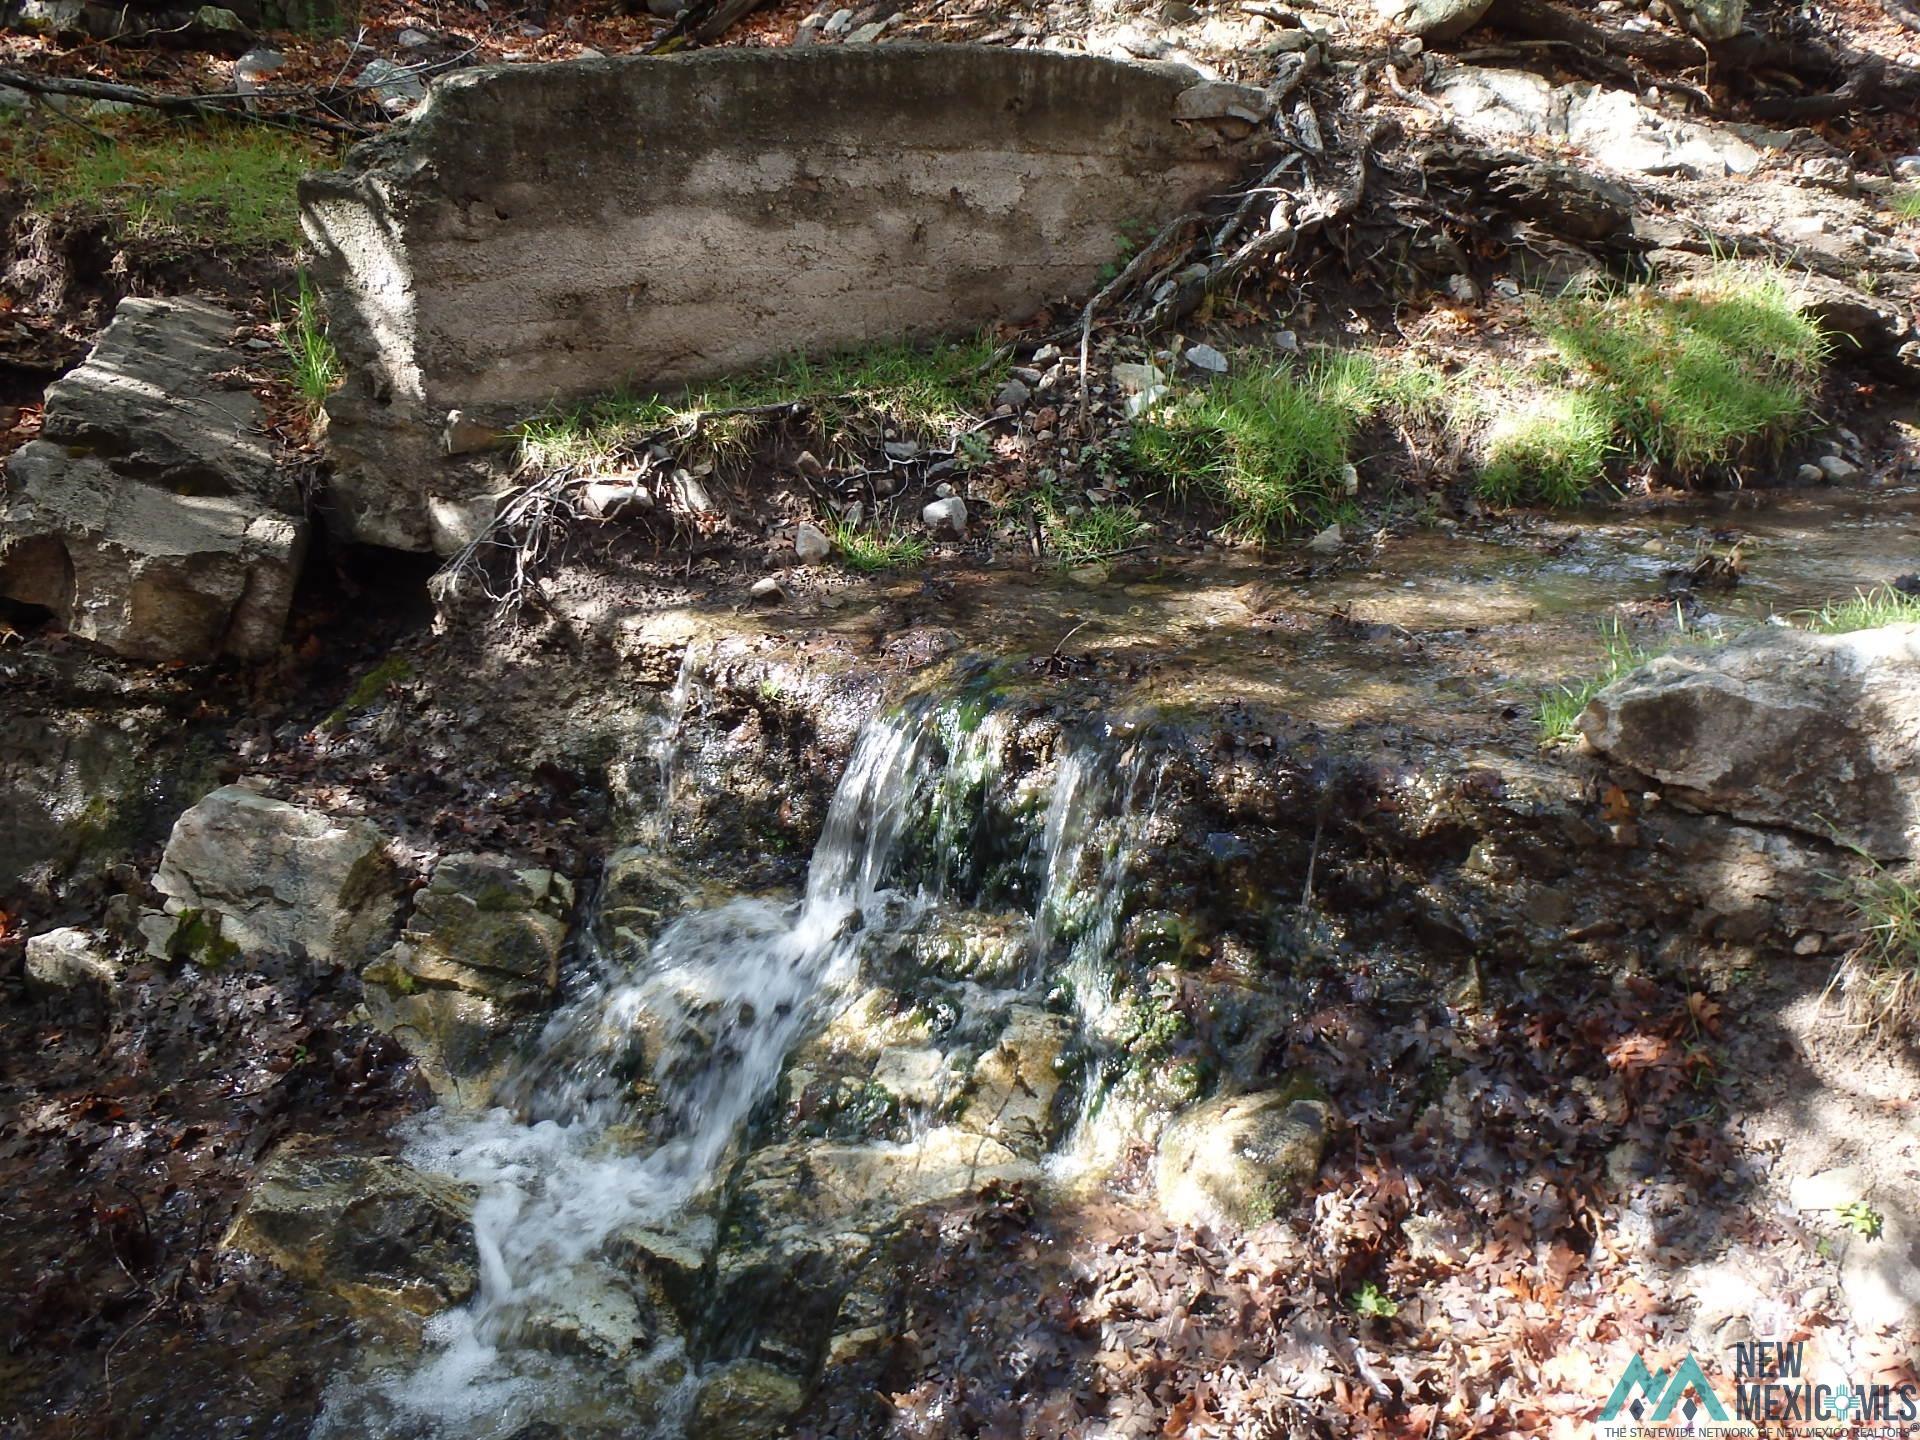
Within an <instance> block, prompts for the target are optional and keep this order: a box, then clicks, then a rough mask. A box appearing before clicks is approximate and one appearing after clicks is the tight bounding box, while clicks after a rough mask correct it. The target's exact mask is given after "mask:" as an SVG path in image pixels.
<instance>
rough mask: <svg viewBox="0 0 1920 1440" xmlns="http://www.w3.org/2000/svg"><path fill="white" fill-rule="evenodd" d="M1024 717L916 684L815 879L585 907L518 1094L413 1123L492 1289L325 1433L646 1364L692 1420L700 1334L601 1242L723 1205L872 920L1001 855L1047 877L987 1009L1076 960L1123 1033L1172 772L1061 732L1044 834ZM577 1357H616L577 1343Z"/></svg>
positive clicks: (669, 740)
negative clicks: (1031, 794)
mask: <svg viewBox="0 0 1920 1440" xmlns="http://www.w3.org/2000/svg"><path fill="white" fill-rule="evenodd" d="M699 677H700V669H699V662H698V661H697V660H696V659H695V658H694V657H693V656H691V655H689V657H688V658H687V659H686V661H685V662H684V663H683V665H682V668H681V672H680V678H679V680H678V682H677V683H676V685H675V687H674V693H673V696H672V698H671V700H670V703H669V707H668V715H667V717H666V719H665V721H664V723H663V726H662V728H661V730H660V731H659V732H658V738H657V740H656V741H655V742H654V744H653V745H652V746H651V747H650V751H649V754H650V758H651V759H652V760H653V762H654V763H655V764H657V766H658V767H659V774H660V780H661V791H662V801H661V803H662V810H661V814H662V832H663V834H662V839H663V840H664V839H665V834H664V831H665V828H666V827H665V816H666V813H667V807H668V805H669V803H670V796H671V792H672V788H673V785H674V784H675V781H676V773H675V772H676V770H677V765H676V755H677V751H678V746H679V739H678V736H679V731H680V728H681V724H682V720H683V718H684V716H685V714H686V712H687V707H688V705H689V703H690V697H691V696H692V695H693V693H694V692H695V690H696V689H697V687H698V685H699ZM1011 713H1012V712H1010V711H1005V710H995V708H994V707H993V706H992V705H991V703H990V702H988V701H986V700H984V699H983V698H982V697H981V696H980V695H978V694H974V695H972V696H971V697H970V698H966V697H959V696H954V697H949V698H948V699H946V700H945V701H940V702H936V701H935V700H933V699H931V698H926V697H923V698H922V699H920V700H918V701H915V702H912V703H909V704H908V705H906V706H905V707H903V708H902V709H900V710H898V711H895V712H891V713H888V714H885V715H881V716H877V717H875V718H873V719H871V720H870V721H869V722H868V723H867V725H866V726H865V728H864V729H863V731H862V733H861V735H860V738H859V740H858V742H857V744H856V746H855V749H854V753H853V756H852V758H851V760H850V761H849V763H848V766H847V769H846V772H845V774H844V775H843V776H842V778H841V780H840V783H839V785H838V787H837V789H836V791H835V793H834V796H833V800H832V803H831V805H830V806H829V810H828V815H827V819H826V822H825V825H824V827H823V829H822V832H821V835H820V838H819V842H818V844H817V846H816V848H815V850H814V853H813V856H812V859H811V862H810V866H809V869H808V874H807V881H806V886H805V890H804V893H803V894H802V896H801V897H800V898H799V899H798V900H795V901H787V902H779V901H775V900H769V899H763V898H748V897H740V898H735V899H732V900H728V901H726V902H725V903H722V904H719V905H716V906H713V907H712V908H708V909H702V910H696V911H692V912H689V913H687V914H684V915H682V916H680V917H679V918H677V919H675V920H674V921H672V922H671V923H670V924H668V925H667V926H666V927H665V928H664V929H663V930H661V931H660V932H659V933H658V934H657V935H656V936H655V937H654V938H653V940H652V941H651V943H650V944H642V945H637V946H631V947H617V946H607V945H604V944H603V943H602V942H600V941H598V940H597V939H595V938H592V932H593V931H595V930H596V929H597V927H592V926H590V927H588V930H589V938H588V939H587V940H586V941H585V943H583V944H582V946H581V956H580V959H581V960H582V961H583V962H584V963H581V964H578V965H576V966H575V967H573V970H572V971H571V972H570V974H569V976H568V981H567V985H566V988H565V990H564V991H563V996H562V1000H561V1003H560V1004H559V1005H558V1006H557V1007H556V1009H555V1010H554V1012H553V1013H552V1015H551V1016H550V1018H549V1019H548V1021H547V1023H546V1025H545V1027H544V1029H543V1031H542V1033H541V1035H540V1037H539V1039H538V1041H537V1043H536V1044H535V1045H533V1046H532V1047H531V1053H530V1054H529V1055H528V1057H527V1058H526V1060H525V1062H524V1064H523V1065H522V1067H521V1069H520V1071H519V1073H518V1074H516V1075H515V1076H513V1077H512V1078H511V1079H510V1080H509V1081H507V1082H506V1083H505V1084H504V1085H503V1086H502V1088H501V1090H500V1092H499V1093H500V1094H501V1095H502V1096H503V1097H505V1098H506V1099H507V1100H508V1102H509V1103H508V1104H506V1105H503V1106H501V1107H500V1108H497V1109H494V1110H491V1111H488V1112H485V1113H480V1114H473V1113H466V1114H461V1113H452V1112H446V1111H435V1112H432V1113H430V1114H428V1115H426V1116H423V1117H421V1119H420V1120H419V1121H417V1122H415V1124H414V1126H413V1128H412V1130H411V1133H410V1136H409V1138H408V1144H407V1149H406V1158H407V1159H408V1160H409V1161H410V1162H411V1163H412V1164H414V1165H415V1166H417V1167H419V1168H420V1169H422V1170H427V1171H434V1172H438V1173H441V1174H445V1175H448V1176H451V1177H454V1178H455V1179H458V1180H461V1181H464V1182H467V1183H468V1184H471V1185H472V1186H474V1187H475V1188H476V1192H477V1196H478V1198H477V1201H476V1204H475V1206H474V1212H473V1227H474V1238H475V1242H476V1246H477V1249H478V1253H479V1257H480V1266H479V1280H478V1286H477V1292H476V1293H475V1295H474V1296H473V1298H472V1299H471V1300H470V1301H469V1302H468V1303H467V1304H465V1305H464V1306H462V1307H460V1308H458V1309H455V1310H451V1311H447V1312H443V1313H441V1314H439V1315H437V1316H435V1317H434V1318H433V1319H432V1320H430V1321H429V1322H428V1325H427V1329H426V1342H425V1345H424V1348H423V1350H422V1352H421V1353H420V1355H419V1356H417V1357H414V1358H410V1359H408V1360H407V1361H405V1362H404V1363H401V1364H398V1365H394V1366H391V1367H388V1368H386V1369H377V1368H372V1367H370V1372H371V1373H369V1371H365V1370H363V1371H362V1372H361V1373H359V1374H356V1375H354V1376H350V1377H340V1378H338V1379H337V1380H336V1381H335V1383H334V1385H333V1386H331V1387H330V1389H329V1392H328V1396H327V1404H326V1408H325V1410H324V1411H323V1414H322V1416H321V1420H320V1422H319V1424H318V1426H317V1427H316V1430H315V1436H316V1440H346V1437H349V1436H352V1437H360V1436H370V1437H375V1440H403V1437H404V1440H424V1437H445V1440H451V1437H454V1436H459V1437H462V1440H468V1437H472V1440H505V1437H510V1436H512V1435H514V1433H515V1432H516V1431H517V1430H519V1429H520V1428H522V1427H524V1426H525V1425H526V1424H528V1423H529V1422H531V1421H534V1420H545V1421H550V1422H557V1421H560V1420H562V1419H564V1417H570V1416H571V1417H576V1418H578V1419H579V1420H580V1421H582V1422H583V1425H582V1428H590V1424H604V1423H606V1422H607V1420H608V1419H609V1417H613V1416H618V1415H621V1414H623V1413H625V1410H627V1409H630V1408H631V1407H632V1406H633V1404H634V1400H633V1394H634V1391H635V1390H637V1389H639V1388H641V1387H642V1382H643V1380H645V1379H646V1377H649V1376H652V1377H659V1376H662V1375H666V1374H668V1373H669V1372H672V1373H678V1374H681V1375H682V1376H684V1378H683V1379H681V1380H680V1381H679V1383H678V1384H677V1386H676V1385H675V1384H673V1383H665V1384H657V1383H649V1384H648V1385H647V1388H648V1389H649V1390H650V1391H651V1392H652V1393H653V1394H654V1396H655V1397H656V1405H655V1409H654V1411H653V1413H652V1414H651V1416H650V1418H648V1419H647V1420H646V1421H645V1422H643V1423H641V1424H639V1425H638V1426H637V1427H627V1428H626V1429H624V1430H623V1431H622V1433H630V1434H636V1435H638V1434H645V1433H653V1434H675V1433H679V1432H680V1430H681V1429H682V1428H683V1421H684V1412H685V1411H686V1409H687V1407H688V1406H689V1405H690V1404H691V1402H692V1397H693V1393H694V1390H695V1387H696V1383H697V1377H696V1376H694V1375H693V1373H692V1366H691V1364H690V1363H689V1358H690V1357H687V1356H686V1355H685V1352H684V1343H683V1341H681V1340H679V1339H678V1338H673V1339H666V1340H655V1339H653V1337H650V1336H647V1335H644V1334H642V1333H640V1332H641V1331H642V1329H643V1317H642V1315H641V1310H640V1306H639V1304H638V1303H637V1302H636V1299H635V1296H634V1294H633V1293H632V1292H631V1291H630V1290H628V1289H626V1288H625V1286H626V1284H627V1281H626V1279H625V1277H623V1276H621V1275H619V1274H618V1272H617V1271H616V1270H615V1269H614V1268H612V1267H611V1266H608V1265H605V1264H603V1263H602V1262H603V1261H604V1259H605V1257H606V1256H607V1255H608V1254H609V1253H610V1252H612V1251H616V1250H617V1249H618V1246H619V1243H620V1237H621V1235H622V1233H623V1232H626V1231H628V1230H630V1229H632V1228H635V1227H638V1228H640V1229H643V1230H653V1231H662V1230H669V1229H672V1230H677V1233H680V1234H682V1235H688V1234H693V1233H696V1232H697V1231H698V1230H699V1227H700V1226H702V1225H703V1224H704V1225H707V1226H709V1227H710V1226H711V1223H712V1220H711V1216H710V1213H709V1211H710V1209H711V1206H710V1205H709V1204H708V1202H709V1200H710V1198H711V1192H712V1190H713V1187H714V1186H715V1184H716V1183H717V1182H718V1181H719V1180H721V1179H723V1178H724V1176H725V1175H726V1173H727V1170H728V1167H729V1164H730V1162H731V1160H732V1159H733V1158H734V1156H735V1153H736V1151H737V1149H738V1146H739V1144H740V1142H741V1139H742V1137H743V1134H744V1132H745V1131H746V1130H747V1128H748V1124H749V1120H750V1117H751V1116H752V1115H753V1112H754V1111H755V1109H756V1107H758V1106H760V1105H761V1104H762V1102H763V1101H765V1100H766V1098H767V1097H768V1096H769V1095H770V1094H771V1093H772V1092H773V1091H774V1089H775V1087H776V1086H777V1084H778V1082H779V1080H780V1076H781V1072H782V1068H783V1066H784V1064H785V1062H786V1058H787V1056H788V1054H789V1053H790V1052H791V1051H792V1050H793V1048H794V1047H795V1046H796V1044H798V1043H799V1042H800V1041H801V1040H802V1039H803V1038H804V1036H805V1035H806V1033H807V1032H808V1031H809V1029H810V1027H812V1026H814V1025H815V1024H817V1023H818V1022H820V1021H821V1020H822V1019H823V1018H824V1016H825V1014H826V1012H827V1009H828V1006H829V1004H830V1003H831V1000H832V998H833V997H835V996H837V995H841V994H845V993H848V984H849V982H850V981H852V980H853V979H855V978H857V972H858V969H859V963H860V955H861V953H862V949H863V942H864V941H865V940H866V939H867V938H868V935H869V932H875V933H879V932H904V931H905V930H906V929H908V928H909V927H911V926H912V925H914V924H915V923H916V922H917V921H918V920H919V919H920V918H921V917H922V916H923V915H925V914H926V913H927V912H928V909H929V907H931V906H933V905H935V904H936V903H937V902H938V899H939V897H940V896H941V895H942V894H943V892H944V891H945V890H946V889H947V888H948V887H949V886H950V885H951V886H953V887H954V888H955V889H959V890H966V891H968V892H969V893H968V894H967V895H966V897H965V898H968V899H973V898H976V897H975V896H974V895H973V894H972V893H971V892H972V891H973V890H977V889H978V888H979V887H980V886H981V885H982V883H983V875H985V874H986V873H987V872H988V871H989V870H992V869H994V867H995V866H1000V868H1001V871H1002V872H1011V873H1012V874H1013V875H1014V876H1015V879H1014V880H1012V881H1008V880H1007V878H1006V873H1002V874H1001V876H1000V880H999V881H998V882H996V883H1001V884H1010V885H1011V886H1012V888H1013V889H1016V890H1018V891H1020V892H1021V893H1023V894H1026V895H1028V896H1030V897H1032V898H1031V900H1030V942H1029V948H1030V950H1031V953H1032V957H1033V959H1032V964H1031V966H1030V968H1029V973H1028V980H1027V983H1026V984H1025V986H1024V987H1023V988H1022V989H1021V990H1020V991H1018V992H1014V991H1003V992H998V993H997V994H996V993H994V992H987V991H980V990H979V989H978V987H969V988H970V989H971V990H973V991H974V992H977V993H975V995H974V1001H973V1002H970V1008H971V1005H972V1004H978V1005H979V1006H980V1007H982V1008H981V1010H980V1015H981V1017H982V1022H983V1023H988V1024H992V1023H997V1022H995V1021H993V1020H992V1018H991V1017H993V1016H995V1015H997V1014H998V1013H1000V1012H1001V1011H1002V1010H1003V1009H1004V1007H1005V1006H1006V1005H1007V1004H1009V1003H1011V1002H1013V1001H1014V1000H1016V999H1018V998H1020V997H1021V996H1023V995H1024V997H1025V1003H1029V1004H1031V1003H1033V1001H1034V1000H1037V999H1038V998H1039V995H1040V994H1043V993H1045V991H1046V989H1047V987H1049V986H1053V985H1059V984H1060V983H1061V982H1062V981H1064V982H1065V988H1068V989H1070V991H1071V1001H1072V1008H1073V1009H1074V1010H1075V1012H1076V1013H1077V1018H1078V1019H1079V1021H1080V1026H1081V1029H1082V1032H1083V1034H1084V1036H1085V1037H1087V1039H1088V1040H1089V1041H1090V1042H1091V1043H1092V1044H1094V1045H1095V1046H1101V1045H1102V1037H1107V1036H1110V1035H1111V1034H1112V1033H1113V1026H1112V1023H1111V1021H1112V1016H1111V1013H1110V1012H1112V1011H1113V1009H1114V1004H1115V1002H1114V996H1113V993H1112V983H1111V976H1110V975H1109V973H1108V969H1109V960H1110V957H1111V953H1112V950H1113V946H1114V944H1115V941H1116V938H1117V936H1118V933H1119V929H1120V924H1121V920H1122V918H1123V897H1124V893H1125V889H1126V884H1127V880H1128V875H1129V871H1130V869H1131V867H1132V866H1133V865H1134V863H1135V860H1136V852H1137V851H1138V848H1139V844H1140V839H1141V836H1142V834H1143V833H1144V830H1145V826H1146V822H1147V821H1148V820H1149V819H1150V818H1151V816H1152V813H1153V807H1154V804H1155V802H1156V798H1157V794H1158V788H1159V775H1160V767H1159V766H1158V765H1157V764H1156V763H1155V762H1154V760H1153V759H1152V758H1151V755H1150V752H1149V749H1148V747H1147V746H1145V745H1144V744H1143V743H1141V742H1138V741H1135V742H1132V743H1129V744H1125V745H1120V744H1117V743H1115V741H1114V738H1113V737H1112V736H1111V735H1109V734H1106V733H1104V732H1103V733H1101V734H1100V735H1098V736H1095V737H1091V738H1089V739H1088V740H1087V741H1086V742H1085V743H1081V744H1070V745H1066V746H1065V747H1063V750H1062V753H1061V755H1060V756H1059V758H1058V761H1057V763H1056V766H1055V775H1054V781H1053V785H1052V790H1051V793H1050V795H1049V796H1048V797H1047V803H1046V808H1045V811H1044V818H1042V819H1041V820H1040V822H1039V824H1038V827H1037V829H1036V828H1035V825H1034V821H1033V820H1032V819H1026V818H1019V817H1021V816H1028V815H1031V814H1032V813H1033V812H1032V811H1030V810H1025V809H1023V808H1022V807H1021V806H1020V805H1017V804H1011V803H1009V802H1010V800H1011V799H1012V797H1009V796H1008V795H1006V794H1005V793H1003V785H1002V777H1001V776H1000V772H999V765H1000V755H1001V753H1002V749H1003V746H1004V745H1005V743H1006V742H1007V739H1008V726H1009V724H1010V720H1011ZM996 827H997V828H996ZM910 842H911V843H910ZM993 857H997V858H993ZM990 859H991V863H989V860H990ZM1003 862H1004V863H1003ZM903 870H911V871H912V872H913V874H912V875H911V876H908V877H903V876H902V875H901V873H899V872H901V871H903ZM903 878H904V879H915V880H917V881H918V882H919V883H920V888H908V887H907V886H905V885H904V884H903ZM1113 1048H1114V1047H1113V1046H1112V1045H1111V1044H1110V1043H1108V1044H1106V1045H1105V1046H1104V1049H1105V1050H1106V1051H1111V1050H1112V1049H1113ZM636 1049H637V1050H638V1053H640V1054H641V1055H642V1057H643V1060H644V1065H643V1066H642V1067H641V1069H642V1071H643V1073H644V1075H645V1079H644V1081H643V1083H641V1084H639V1085H636V1084H635V1075H636V1066H635V1062H634V1057H635V1054H636ZM1095 1088H1096V1087H1093V1086H1089V1087H1088V1090H1089V1094H1088V1096H1087V1097H1086V1108H1085V1110H1084V1113H1083V1115H1082V1117H1081V1120H1080V1122H1079V1124H1078V1125H1076V1126H1075V1134H1076V1136H1079V1137H1081V1138H1080V1139H1077V1140H1076V1141H1075V1142H1074V1144H1072V1145H1071V1146H1069V1149H1070V1150H1071V1151H1072V1152H1073V1153H1074V1154H1075V1155H1082V1154H1085V1155H1091V1154H1092V1153H1093V1152H1094V1151H1096V1150H1098V1149H1099V1148H1100V1145H1099V1144H1098V1143H1096V1142H1093V1141H1089V1140H1087V1139H1086V1138H1085V1137H1087V1136H1089V1135H1092V1134H1093V1133H1094V1132H1096V1131H1098V1130H1101V1129H1104V1128H1106V1127H1105V1126H1104V1125H1102V1126H1095V1125H1093V1124H1092V1123H1091V1117H1092V1114H1093V1109H1092V1106H1093V1104H1094V1098H1095V1097H1094V1095H1093V1091H1094V1089H1095ZM701 1243H704V1240H703V1241H702V1242H701ZM596 1346H598V1347H599V1348H598V1349H597V1350H596V1349H595V1347H596ZM583 1352H586V1353H590V1354H593V1355H597V1356H598V1357H599V1363H597V1364H588V1363H580V1362H579V1361H578V1360H577V1358H576V1357H578V1356H579V1355H581V1354H582V1353H583ZM676 1367H677V1369H676ZM623 1373H624V1381H622V1379H621V1376H622V1374H623ZM663 1390H664V1391H665V1392H666V1399H665V1401H664V1402H659V1401H658V1396H659V1394H660V1392H662V1391H663Z"/></svg>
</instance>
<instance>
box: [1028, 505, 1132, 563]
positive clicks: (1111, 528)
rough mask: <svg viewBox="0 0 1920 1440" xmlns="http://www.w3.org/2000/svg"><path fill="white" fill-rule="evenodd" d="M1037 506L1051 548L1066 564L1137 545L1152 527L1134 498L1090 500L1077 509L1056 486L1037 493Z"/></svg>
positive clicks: (1085, 560)
mask: <svg viewBox="0 0 1920 1440" xmlns="http://www.w3.org/2000/svg"><path fill="white" fill-rule="evenodd" d="M1033 507H1034V514H1035V515H1036V516H1037V517H1038V519H1039V521H1040V529H1041V531H1042V533H1044V534H1045V536H1046V537H1047V548H1048V549H1049V550H1051V551H1052V552H1053V554H1054V556H1055V557H1056V558H1057V559H1058V560H1060V562H1061V563H1062V564H1065V565H1086V564H1089V563H1091V562H1093V561H1095V560H1105V559H1109V558H1110V557H1112V556H1114V555H1118V554H1119V553H1120V552H1121V551H1123V550H1127V549H1130V548H1131V547H1133V546H1134V545H1137V544H1138V543H1139V542H1140V540H1141V539H1142V537H1144V536H1145V535H1146V534H1147V533H1148V531H1149V530H1150V529H1151V528H1152V527H1151V526H1150V525H1149V524H1148V523H1147V519H1146V517H1145V516H1143V515H1142V514H1141V513H1140V510H1139V507H1138V506H1135V505H1133V504H1131V503H1130V502H1127V501H1120V502H1118V503H1109V504H1105V505H1094V504H1089V505H1086V506H1085V507H1083V508H1081V509H1079V510H1078V511H1077V512H1076V511H1072V510H1069V509H1068V508H1067V506H1066V505H1065V504H1064V503H1063V502H1062V500H1061V498H1060V496H1059V494H1058V493H1057V492H1056V491H1055V490H1054V489H1052V487H1048V488H1046V489H1042V490H1039V491H1036V492H1035V493H1034V496H1033Z"/></svg>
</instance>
